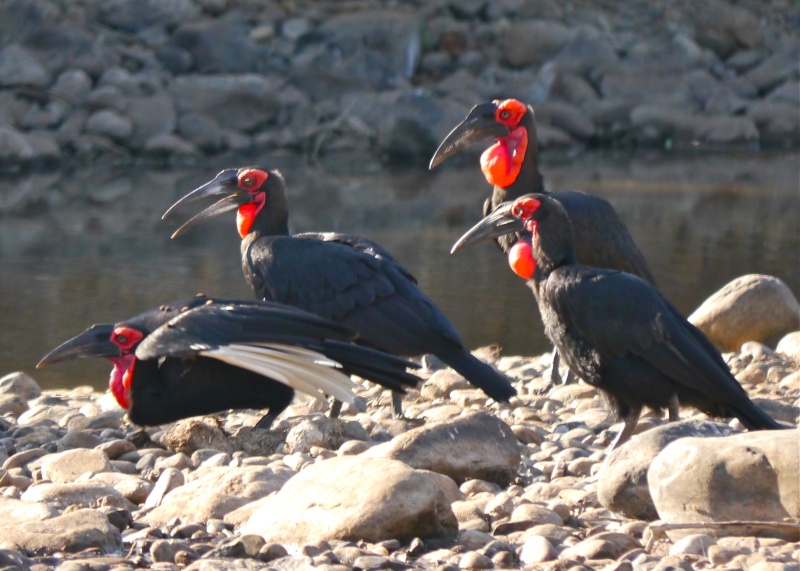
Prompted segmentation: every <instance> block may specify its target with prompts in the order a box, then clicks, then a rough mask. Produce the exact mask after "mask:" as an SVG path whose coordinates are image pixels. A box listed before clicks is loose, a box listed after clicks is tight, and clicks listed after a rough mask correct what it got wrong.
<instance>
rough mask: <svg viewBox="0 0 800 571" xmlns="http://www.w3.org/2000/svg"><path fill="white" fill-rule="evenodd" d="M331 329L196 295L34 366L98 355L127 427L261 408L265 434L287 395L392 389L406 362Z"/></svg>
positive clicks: (256, 305)
mask: <svg viewBox="0 0 800 571" xmlns="http://www.w3.org/2000/svg"><path fill="white" fill-rule="evenodd" d="M355 338H356V333H355V332H353V331H351V330H349V329H347V328H346V327H344V326H343V325H341V324H339V323H335V322H332V321H330V320H328V319H323V318H321V317H319V316H317V315H314V314H311V313H308V312H306V311H302V310H299V309H297V308H294V307H289V306H286V305H282V304H279V303H268V302H259V301H237V300H227V299H216V298H210V297H207V296H204V295H198V296H196V297H194V298H190V299H186V300H181V301H176V302H174V303H170V304H167V305H162V306H161V307H158V308H155V309H151V310H150V311H146V312H144V313H142V314H140V315H137V316H135V317H131V318H130V319H126V320H124V321H121V322H119V323H115V324H100V325H93V326H91V327H90V328H89V329H87V330H86V331H84V332H83V333H81V334H80V335H77V336H76V337H73V338H72V339H70V340H69V341H67V342H65V343H62V344H61V345H59V346H58V347H56V348H55V349H53V350H52V351H51V352H50V353H48V354H47V356H45V357H44V358H43V359H42V360H41V361H40V362H39V364H38V365H37V367H43V366H45V365H50V364H52V363H57V362H60V361H64V360H67V359H74V358H78V357H105V358H107V359H108V360H110V361H111V362H112V363H113V365H114V368H113V369H112V371H111V377H110V379H109V388H110V389H111V392H112V394H113V395H114V397H115V398H116V399H117V402H118V403H119V404H120V406H122V407H123V408H125V409H127V410H128V417H129V418H130V420H131V422H133V423H135V424H139V425H142V426H153V425H158V424H163V423H166V422H172V421H175V420H179V419H182V418H187V417H190V416H197V415H201V414H211V413H215V412H220V411H223V410H228V409H237V408H256V409H269V413H268V414H266V415H265V416H264V417H263V418H262V419H261V420H260V421H259V422H258V424H257V425H256V426H257V427H259V428H269V427H270V426H271V425H272V423H273V421H274V420H275V418H277V416H278V415H279V414H280V413H281V412H283V410H284V409H286V407H287V406H289V404H290V403H291V402H292V398H293V397H294V393H295V390H299V391H302V392H305V393H307V394H310V395H312V396H315V397H318V398H324V396H325V394H330V395H333V396H334V397H335V398H337V399H339V400H342V401H345V402H352V401H353V392H352V389H353V383H352V382H351V381H350V378H349V377H348V375H350V374H355V375H358V376H360V377H363V378H365V379H370V380H372V381H373V382H377V383H379V384H381V385H383V386H386V387H389V388H392V389H393V390H398V391H403V390H404V389H403V387H406V386H412V387H413V386H416V384H417V382H418V381H419V379H418V378H417V377H415V376H414V375H412V374H411V373H408V372H407V371H406V368H407V367H412V368H415V367H416V365H414V364H413V363H410V362H408V361H405V360H404V359H400V358H398V357H396V356H394V355H387V354H385V353H382V352H379V351H376V350H374V349H370V348H368V347H363V346H360V345H356V344H354V343H352V341H353V340H354V339H355Z"/></svg>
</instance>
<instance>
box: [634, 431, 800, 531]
mask: <svg viewBox="0 0 800 571" xmlns="http://www.w3.org/2000/svg"><path fill="white" fill-rule="evenodd" d="M798 474H800V430H798V429H794V430H779V431H776V430H770V431H759V432H746V433H742V434H736V435H733V436H727V437H723V438H683V439H681V440H678V441H676V442H673V443H672V444H670V445H669V446H667V447H666V448H665V449H664V450H663V451H662V452H661V454H659V455H658V456H657V457H656V459H655V460H654V461H653V464H652V465H651V466H650V471H649V472H648V475H647V480H648V482H649V484H650V494H651V495H652V497H653V502H654V503H655V506H656V510H658V515H659V517H660V518H661V519H662V520H663V521H664V522H665V523H695V522H697V523H704V522H720V521H772V522H781V521H784V520H785V519H787V518H789V519H795V520H796V519H798V518H800V478H798V477H797V475H798ZM690 532H692V531H690ZM794 540H797V538H794Z"/></svg>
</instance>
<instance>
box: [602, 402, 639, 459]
mask: <svg viewBox="0 0 800 571" xmlns="http://www.w3.org/2000/svg"><path fill="white" fill-rule="evenodd" d="M626 408H627V407H626ZM641 414H642V407H641V406H635V407H631V408H627V410H625V411H624V412H622V414H621V416H622V422H623V423H624V424H623V426H622V430H620V431H619V434H617V437H616V438H615V439H614V442H612V443H611V446H610V447H609V448H608V451H609V453H610V452H613V451H614V449H616V448H617V446H619V445H620V444H624V443H625V442H627V441H628V440H630V437H631V436H633V431H634V430H636V425H638V424H639V416H640V415H641Z"/></svg>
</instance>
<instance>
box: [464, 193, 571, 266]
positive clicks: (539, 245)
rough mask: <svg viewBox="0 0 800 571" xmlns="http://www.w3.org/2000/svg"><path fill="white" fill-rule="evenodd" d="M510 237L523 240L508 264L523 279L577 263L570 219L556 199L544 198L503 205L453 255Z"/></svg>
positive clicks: (527, 197) (466, 236) (468, 234)
mask: <svg viewBox="0 0 800 571" xmlns="http://www.w3.org/2000/svg"><path fill="white" fill-rule="evenodd" d="M511 233H518V234H519V236H520V238H519V240H518V241H517V242H516V243H515V244H514V245H513V246H512V247H511V248H510V249H509V250H508V252H507V255H508V263H509V265H510V266H511V269H512V270H513V271H514V273H516V274H517V275H518V276H520V277H522V278H525V279H531V278H533V275H534V273H535V272H536V270H537V268H540V269H541V270H543V271H546V272H549V271H552V270H553V269H554V268H556V267H558V266H561V265H564V264H568V263H574V257H575V253H574V251H575V250H574V244H573V236H572V224H571V223H570V221H569V217H568V216H567V213H566V211H565V210H564V208H563V207H562V206H561V204H560V203H559V202H558V201H557V200H556V199H554V198H550V197H549V196H546V195H543V194H527V195H525V196H521V197H520V198H517V199H516V200H514V201H513V202H504V203H502V204H501V205H500V206H498V207H497V208H496V209H495V210H494V211H493V212H492V213H491V214H489V215H488V216H486V217H485V218H484V219H483V220H481V221H480V222H478V223H477V224H476V225H475V226H473V227H472V228H470V229H469V230H468V231H467V232H466V233H465V234H464V235H463V236H461V238H459V239H458V241H456V243H455V244H454V245H453V248H452V249H451V251H450V253H454V252H456V251H457V250H460V249H462V248H464V247H466V246H469V245H472V244H475V243H477V242H481V241H484V240H489V239H492V238H497V237H499V236H504V235H506V234H511Z"/></svg>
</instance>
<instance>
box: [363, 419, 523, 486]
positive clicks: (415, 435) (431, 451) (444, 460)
mask: <svg viewBox="0 0 800 571" xmlns="http://www.w3.org/2000/svg"><path fill="white" fill-rule="evenodd" d="M366 454H367V455H369V456H373V457H378V456H382V457H384V458H392V459H394V460H400V461H401V462H405V463H406V464H408V465H409V466H412V467H413V468H418V469H421V470H431V471H432V472H437V473H439V474H445V475H446V476H450V477H451V478H453V480H455V481H456V482H458V483H462V482H464V481H466V480H472V479H477V480H487V481H489V482H495V483H497V484H500V485H501V486H506V485H508V484H509V482H510V481H511V480H512V479H513V478H514V476H515V475H516V474H517V471H518V469H519V461H520V451H519V443H518V442H517V438H516V436H514V433H513V432H512V430H511V427H510V426H508V425H507V424H506V423H505V422H503V421H502V420H500V419H498V418H497V417H496V416H494V415H491V414H488V413H486V412H478V413H471V414H466V415H464V416H460V417H458V418H454V419H449V420H446V421H444V422H440V423H430V424H426V425H425V426H421V427H419V428H415V429H414V430H409V431H408V432H406V433H404V434H401V435H400V436H396V437H395V438H393V439H392V440H391V441H389V442H386V443H384V444H379V445H378V446H374V447H372V448H371V449H370V450H368V451H367V452H366Z"/></svg>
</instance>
